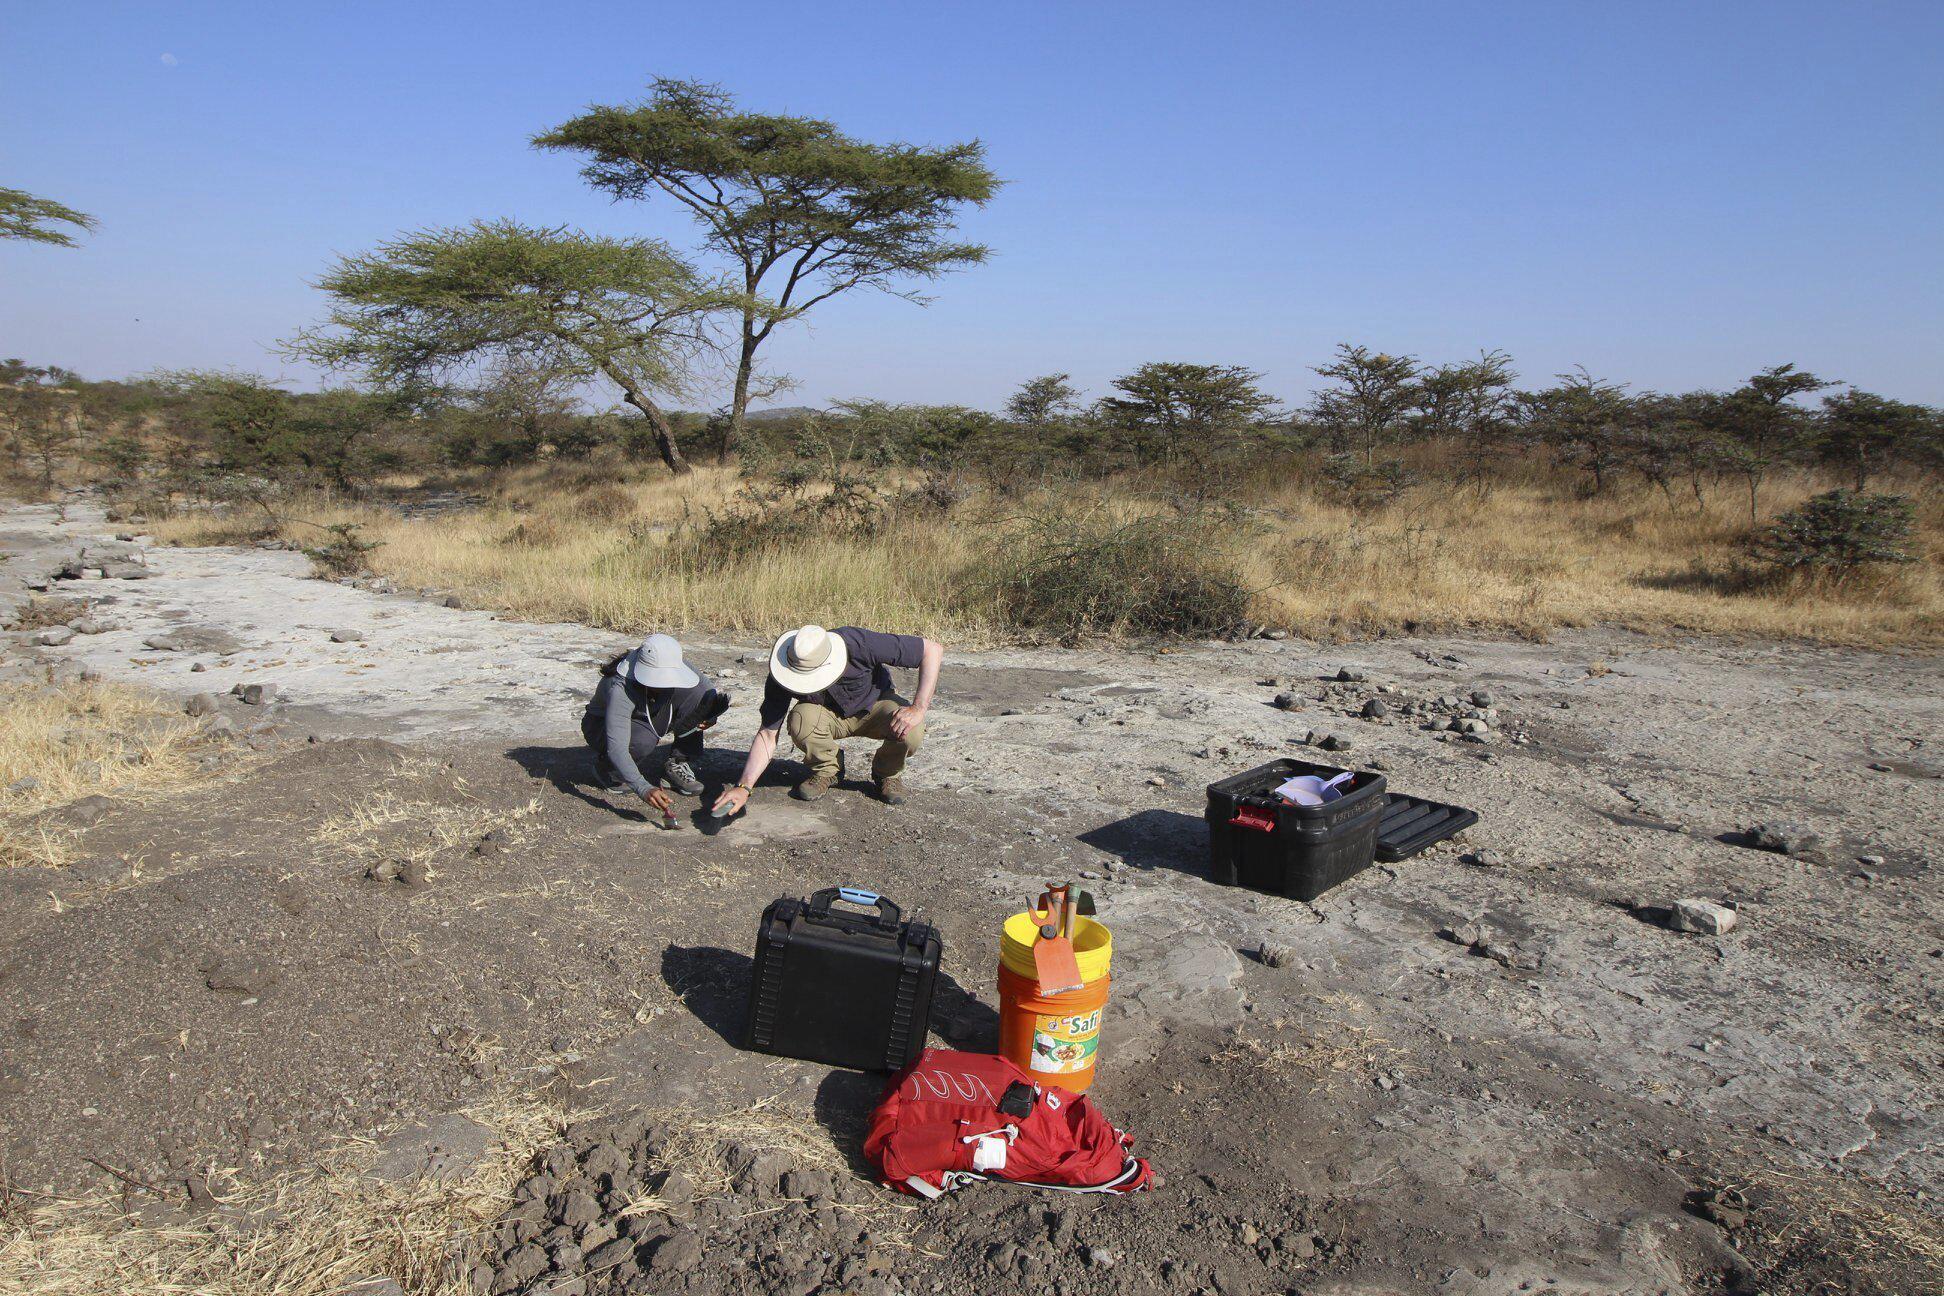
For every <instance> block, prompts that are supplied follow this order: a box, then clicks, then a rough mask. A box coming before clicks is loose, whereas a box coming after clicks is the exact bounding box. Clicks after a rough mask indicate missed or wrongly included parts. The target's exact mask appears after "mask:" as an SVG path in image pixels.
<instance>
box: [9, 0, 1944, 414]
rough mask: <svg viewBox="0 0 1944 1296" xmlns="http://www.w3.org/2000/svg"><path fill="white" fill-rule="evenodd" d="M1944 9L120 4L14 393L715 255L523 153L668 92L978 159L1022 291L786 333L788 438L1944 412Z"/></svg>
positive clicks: (14, 77)
mask: <svg viewBox="0 0 1944 1296" xmlns="http://www.w3.org/2000/svg"><path fill="white" fill-rule="evenodd" d="M1940 49H1944V5H1939V4H1936V3H1928V4H1917V3H1912V4H1861V3H1844V4H1826V3H1824V4H1807V3H1761V4H1757V3H1701V4H1695V3H1675V4H1645V3H1637V2H1632V0H1630V2H1629V3H1627V4H1621V5H1592V4H1577V3H1565V4H1561V3H1530V4H1515V3H1504V4H1467V3H1422V4H1402V3H1398V4H1385V3H1359V4H1341V3H1334V4H1310V3H1273V4H1272V3H1261V4H1221V3H1204V4H1199V5H1187V4H1181V3H1166V4H1148V3H1116V4H1046V3H1043V2H1042V3H1034V4H1007V3H991V2H986V3H979V4H955V3H933V4H926V5H915V4H887V5H862V4H843V3H831V4H824V5H814V6H813V5H803V4H767V3H738V4H734V5H722V4H713V5H704V4H693V3H691V4H682V5H674V4H663V3H634V4H582V3H560V4H555V5H535V4H532V3H521V4H501V3H491V2H485V0H471V2H469V3H463V4H410V3H389V4H357V3H313V4H307V5H294V4H262V3H257V4H196V3H161V2H154V3H144V4H89V3H85V0H70V2H68V3H59V4H56V3H42V2H38V0H10V3H9V4H8V5H7V9H6V16H5V18H4V21H0V121H4V122H5V128H4V130H3V131H0V185H6V186H10V187H14V188H24V189H27V190H30V191H33V192H36V193H41V194H45V195H48V196H52V197H56V198H59V199H60V200H62V201H65V202H67V203H69V204H71V205H73V206H76V207H79V208H81V209H83V210H85V211H89V212H92V213H93V214H95V215H96V216H97V217H99V218H100V221H101V230H100V232H99V234H97V235H96V236H94V237H92V238H90V239H89V240H88V241H87V245H86V246H85V248H84V249H82V250H80V251H61V250H56V249H48V248H42V247H38V246H33V245H27V244H22V243H6V244H0V354H4V355H16V354H17V355H22V356H25V357H27V358H29V359H32V360H36V361H51V362H58V363H63V364H67V365H70V366H72V367H75V368H78V369H80V370H81V371H82V372H84V373H86V374H88V375H90V376H95V377H114V376H122V375H128V374H135V373H140V372H143V371H146V370H149V369H153V368H156V367H160V366H171V367H183V366H195V367H208V366H227V367H240V368H247V369H255V370H260V371H264V372H269V373H275V374H283V375H286V376H288V377H291V378H293V379H296V380H299V381H304V380H307V379H308V378H309V377H310V375H307V374H305V373H304V372H303V371H301V370H298V369H294V368H292V367H291V366H289V365H287V364H284V363H283V362H281V361H279V360H277V359H276V358H275V357H274V356H273V355H272V354H271V353H270V350H269V348H270V347H271V346H272V345H273V344H274V343H275V341H276V339H278V338H279V337H282V336H286V335H288V334H289V333H290V332H291V331H292V330H294V329H295V328H297V327H299V326H301V325H303V324H305V323H308V322H310V321H312V320H313V319H315V317H316V316H317V315H318V313H319V311H320V307H321V301H320V299H319V297H318V294H317V293H316V292H315V291H314V290H313V289H311V288H310V287H309V286H308V283H309V281H310V280H311V279H312V278H314V277H315V276H316V275H317V273H318V272H319V271H320V270H321V269H322V268H323V267H324V265H325V264H326V263H327V262H328V260H329V259H330V257H331V256H332V255H333V254H334V253H339V252H351V251H357V250H361V249H363V248H366V247H368V246H370V245H371V244H372V243H374V242H375V241H377V240H379V239H382V238H384V237H386V236H388V235H390V234H392V233H394V232H396V231H398V230H401V229H406V228H412V227H419V226H425V225H438V224H450V223H458V222H463V221H467V220H470V219H473V218H475V217H491V216H512V217H517V218H519V219H522V220H526V221H530V222H535V223H548V224H553V223H570V224H575V225H580V226H583V227H586V228H589V229H593V230H598V231H603V232H611V233H650V234H656V235H660V236H664V237H668V238H670V239H672V240H675V241H676V242H677V243H678V244H692V243H693V234H692V229H691V227H690V225H689V224H688V223H687V222H686V221H685V220H684V219H683V218H682V216H681V214H680V213H679V212H678V211H676V210H673V209H671V208H670V207H668V206H666V205H663V204H657V203H650V204H646V205H642V204H627V205H621V206H617V205H614V204H611V203H609V202H608V201H607V200H605V199H604V198H601V197H600V196H598V195H595V194H593V193H591V192H589V191H588V190H586V189H585V188H584V187H583V185H582V184H581V182H580V180H579V178H578V177H577V175H576V174H575V167H574V164H573V162H572V160H571V159H569V158H567V157H565V156H559V155H545V154H540V153H536V152H534V151H532V150H531V149H529V148H528V147H527V144H526V140H527V139H528V137H529V136H530V135H531V134H532V133H533V132H535V131H536V130H539V129H542V128H544V127H546V126H549V125H552V124H554V123H556V122H558V121H560V120H562V119H564V118H566V117H568V116H570V115H572V114H573V113H574V112H575V111H576V110H577V109H578V108H580V107H581V106H583V105H585V104H587V103H590V102H614V101H622V100H628V99H631V98H635V97H638V96H639V95H640V94H641V92H642V90H643V87H644V85H645V83H646V81H647V79H648V78H649V77H650V76H652V75H656V74H661V75H670V76H687V77H695V78H700V79H705V80H713V81H718V82H721V83H722V84H723V85H724V86H725V87H727V88H729V89H730V90H732V91H733V92H735V93H736V94H737V95H739V96H740V97H741V98H742V99H743V101H744V102H745V103H747V104H748V105H750V106H752V107H759V108H762V109H765V110H775V111H786V112H802V113H809V114H815V115H818V116H823V117H828V118H831V119H833V120H835V121H837V122H838V123H840V124H841V125H843V126H844V127H845V128H846V129H848V130H850V131H851V132H853V133H855V134H858V135H860V136H864V137H867V138H876V139H894V138H896V139H906V140H910V141H914V142H932V143H938V142H946V141H951V140H957V139H963V138H968V137H973V136H976V137H978V138H980V139H983V140H984V141H985V142H986V144H987V146H988V147H989V149H990V156H991V161H992V164H993V166H994V168H995V169H996V170H997V171H998V172H999V173H1000V174H1001V175H1003V176H1004V177H1005V178H1006V179H1007V181H1008V182H1009V183H1008V186H1007V188H1006V189H1005V190H1003V191H1002V192H1001V193H1000V195H999V196H998V198H997V199H995V200H994V201H993V203H992V204H991V205H990V206H989V207H988V208H987V209H986V210H984V211H982V212H978V213H974V214H973V215H972V216H971V217H970V218H969V219H968V220H967V221H966V223H965V229H966V232H967V233H968V234H969V235H970V236H972V237H975V238H977V239H979V240H982V241H984V242H987V243H989V244H990V245H991V246H992V248H993V251H994V258H993V260H992V262H991V264H989V265H987V266H985V267H982V268H979V269H976V270H973V271H971V272H969V273H966V274H963V275H959V276H955V277H953V278H951V279H948V280H946V281H944V282H943V283H941V284H940V285H939V286H938V288H937V300H936V302H935V303H934V304H933V305H931V306H930V307H928V308H923V309H921V308H918V307H914V306H910V305H907V304H905V303H903V302H900V301H898V300H895V299H892V298H887V297H883V296H878V295H870V294H859V295H855V296H852V297H850V298H848V299H845V300H840V301H837V302H833V303H830V304H827V305H825V306H823V307H820V308H819V309H818V310H817V312H816V313H815V314H814V315H812V316H811V317H810V318H809V319H808V320H806V321H804V322H802V323H799V324H797V325H795V326H793V327H792V328H791V329H790V330H789V331H788V333H787V334H786V335H779V337H778V339H777V340H776V341H775V342H774V343H773V344H772V347H771V350H770V352H769V359H770V363H771V364H772V365H774V366H775V367H778V368H780V369H782V370H783V371H785V372H787V373H790V374H792V375H794V376H795V377H796V378H797V379H799V380H800V382H801V384H802V385H801V388H800V389H799V391H798V392H797V393H796V394H795V395H794V396H792V397H789V398H786V400H788V401H790V402H795V401H809V402H821V401H823V400H827V399H831V398H840V397H846V396H863V395H869V396H877V397H881V398H885V399H892V400H929V401H941V402H943V401H950V402H960V403H966V404H973V405H983V406H988V407H990V406H994V405H996V404H998V402H1000V401H1001V400H1002V399H1003V398H1004V396H1005V394H1006V392H1008V391H1009V390H1010V389H1011V388H1012V387H1013V386H1015V385H1016V384H1017V383H1018V382H1019V381H1021V380H1022V379H1024V378H1027V377H1029V376H1031V375H1034V374H1039V373H1045V372H1048V371H1053V370H1066V371H1069V372H1071V373H1072V374H1074V376H1075V377H1076V379H1078V380H1079V381H1080V382H1081V383H1082V384H1083V385H1084V386H1086V387H1087V388H1088V389H1089V390H1090V391H1092V392H1095V393H1098V392H1099V391H1100V390H1101V389H1103V388H1104V387H1105V385H1106V383H1107V381H1108V380H1109V379H1110V378H1112V377H1113V376H1114V375H1115V374H1118V373H1122V372H1125V371H1126V370H1127V369H1129V368H1131V367H1132V366H1134V365H1136V364H1139V363H1141V362H1143V361H1147V360H1190V361H1209V362H1221V363H1236V364H1246V365H1249V366H1251V367H1253V368H1256V369H1259V370H1261V371H1262V372H1263V373H1264V375H1265V376H1266V385H1267V386H1268V387H1269V388H1270V389H1271V390H1272V391H1275V392H1276V393H1277V394H1279V395H1280V396H1282V397H1283V398H1284V399H1286V400H1291V401H1296V400H1300V399H1301V398H1302V396H1303V395H1304V394H1305V393H1306V392H1307V391H1308V390H1309V389H1310V388H1311V386H1312V385H1313V383H1314V377H1313V375H1312V374H1311V373H1310V372H1309V366H1311V365H1314V364H1318V363H1321V362H1322V361H1323V360H1324V359H1325V358H1326V357H1327V355H1328V353H1329V351H1330V349H1331V348H1332V347H1333V346H1334V345H1335V344H1336V343H1337V342H1339V341H1344V340H1349V341H1356V342H1363V343H1368V344H1370V345H1372V346H1375V347H1379V348H1383V349H1387V350H1391V351H1404V352H1408V353H1411V354H1414V355H1418V356H1421V357H1423V358H1425V359H1429V360H1442V359H1455V358H1462V357H1465V356H1468V355H1471V354H1474V353H1476V352H1477V351H1478V350H1479V349H1480V348H1482V347H1501V348H1503V349H1505V350H1507V351H1509V352H1510V353H1511V354H1512V355H1513V357H1514V359H1515V361H1516V362H1517V366H1518V368H1519V370H1520V372H1521V373H1522V374H1523V375H1524V376H1525V377H1526V378H1527V379H1528V380H1543V379H1544V378H1545V377H1546V376H1547V375H1549V374H1551V373H1554V372H1556V371H1558V370H1561V369H1564V368H1567V367H1569V366H1571V365H1574V364H1584V365H1586V366H1587V367H1588V368H1589V369H1591V370H1592V371H1594V372H1595V373H1596V374H1598V375H1600V376H1604V377H1610V378H1614V379H1618V380H1622V381H1626V382H1630V383H1632V384H1634V385H1635V386H1636V387H1637V388H1641V389H1649V388H1651V389H1661V390H1671V389H1685V388H1689V387H1696V386H1717V387H1719V386H1728V385H1732V384H1733V383H1734V382H1736V381H1737V380H1739V379H1740V378H1741V377H1743V376H1745V375H1746V374H1748V373H1750V372H1752V371H1753V370H1755V369H1756V368H1758V367H1760V366H1762V365H1767V364H1773V363H1779V362H1782V361H1792V362H1795V363H1798V364H1802V365H1804V366H1807V367H1809V368H1811V369H1813V370H1815V371H1816V372H1818V373H1823V374H1825V375H1827V376H1831V377H1835V378H1840V379H1843V380H1847V381H1850V382H1853V383H1855V384H1857V385H1859V386H1862V387H1866V388H1869V389H1872V390H1876V391H1880V392H1883V393H1885V394H1888V395H1895V396H1901V397H1904V398H1906V399H1915V400H1924V401H1929V402H1935V403H1944V364H1941V363H1940V360H1944V147H1941V145H1944V74H1940V72H1939V71H1938V67H1937V61H1936V60H1937V56H1938V51H1939V50H1940Z"/></svg>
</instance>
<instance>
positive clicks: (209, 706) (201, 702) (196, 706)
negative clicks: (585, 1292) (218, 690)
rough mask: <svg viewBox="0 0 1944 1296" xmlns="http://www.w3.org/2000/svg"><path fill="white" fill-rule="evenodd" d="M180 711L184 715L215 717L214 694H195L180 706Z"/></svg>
mask: <svg viewBox="0 0 1944 1296" xmlns="http://www.w3.org/2000/svg"><path fill="white" fill-rule="evenodd" d="M182 710H183V713H184V714H185V715H192V716H206V715H215V714H216V710H217V706H216V695H215V694H214V693H197V694H195V695H193V696H192V697H190V699H189V700H188V701H187V702H184V703H183V704H182Z"/></svg>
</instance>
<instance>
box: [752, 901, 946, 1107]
mask: <svg viewBox="0 0 1944 1296" xmlns="http://www.w3.org/2000/svg"><path fill="white" fill-rule="evenodd" d="M838 900H843V901H846V902H849V903H852V904H860V905H867V906H871V907H873V908H874V909H875V912H874V913H868V914H863V913H853V912H847V911H844V910H840V909H832V908H831V905H832V904H833V903H835V902H836V901H838ZM942 948H943V947H942V946H941V944H940V942H939V939H938V932H937V931H936V930H935V929H934V928H932V927H931V926H930V925H928V924H926V923H923V922H919V921H917V920H913V921H910V922H905V921H902V920H901V918H900V915H899V910H898V906H897V905H895V904H893V903H891V902H890V901H889V900H886V899H884V898H883V897H882V896H879V895H877V894H876V893H874V892H870V891H857V890H853V889H851V888H848V887H826V888H824V889H823V890H821V891H819V892H817V893H816V894H815V895H813V896H811V897H810V898H809V899H808V900H798V899H795V898H793V897H789V896H784V897H783V898H781V899H778V900H775V901H772V902H771V904H770V906H769V908H767V909H765V910H764V911H763V925H762V926H761V928H759V929H758V930H757V933H756V966H755V969H754V971H753V974H752V975H751V977H750V984H749V1027H748V1036H747V1039H746V1040H745V1044H746V1046H747V1047H748V1048H750V1049H753V1050H755V1051H756V1052H759V1053H775V1054H778V1055H780V1056H782V1057H793V1058H802V1059H804V1060H805V1061H809V1062H826V1063H829V1064H830V1065H832V1066H841V1067H853V1068H855V1069H857V1070H860V1071H898V1070H902V1069H903V1068H904V1067H906V1066H909V1065H910V1064H911V1063H912V1062H914V1061H916V1060H917V1058H918V1054H919V1053H920V1052H922V1051H923V1049H924V1047H925V1032H926V1030H927V1028H928V1026H929V1023H930V1018H931V1000H932V989H933V987H934V985H935V984H936V983H937V980H938V959H939V955H940V953H941V951H942Z"/></svg>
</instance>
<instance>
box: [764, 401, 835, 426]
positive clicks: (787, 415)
mask: <svg viewBox="0 0 1944 1296" xmlns="http://www.w3.org/2000/svg"><path fill="white" fill-rule="evenodd" d="M821 413H823V411H822V410H820V409H815V408H813V407H811V406H809V405H779V406H777V407H776V408H775V409H759V410H751V411H749V415H748V418H749V421H750V422H751V423H773V422H775V421H777V420H778V419H800V418H808V417H810V416H811V415H812V414H821Z"/></svg>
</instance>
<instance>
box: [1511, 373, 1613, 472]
mask: <svg viewBox="0 0 1944 1296" xmlns="http://www.w3.org/2000/svg"><path fill="white" fill-rule="evenodd" d="M1557 377H1558V379H1559V384H1558V386H1555V387H1549V388H1547V389H1546V390H1544V391H1539V392H1521V393H1520V394H1519V406H1520V416H1521V419H1522V421H1523V423H1524V424H1525V427H1526V429H1527V431H1528V433H1529V434H1530V435H1531V436H1532V437H1533V439H1535V440H1537V441H1539V442H1540V443H1542V444H1544V445H1546V446H1549V447H1550V448H1551V449H1552V452H1553V455H1554V456H1555V457H1556V458H1557V459H1558V460H1559V461H1560V462H1561V463H1564V464H1570V465H1572V466H1573V467H1576V468H1583V469H1585V470H1586V473H1587V475H1588V477H1590V478H1591V481H1590V482H1589V483H1588V487H1587V490H1588V493H1589V494H1593V495H1598V494H1600V493H1601V492H1603V491H1604V490H1606V487H1607V482H1608V480H1609V479H1610V478H1611V477H1612V476H1613V474H1614V473H1615V472H1616V471H1618V470H1619V469H1620V468H1622V467H1624V466H1625V465H1626V463H1627V459H1628V448H1629V445H1630V429H1631V427H1632V426H1633V423H1634V422H1635V418H1636V415H1635V411H1634V408H1633V402H1632V401H1630V400H1628V399H1627V389H1626V388H1625V387H1623V386H1621V385H1620V384H1618V383H1610V382H1603V381H1601V380H1600V379H1598V378H1595V377H1594V376H1593V375H1592V374H1589V373H1588V372H1586V370H1585V369H1584V368H1580V369H1576V370H1574V371H1573V372H1572V373H1563V374H1559V375H1557Z"/></svg>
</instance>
